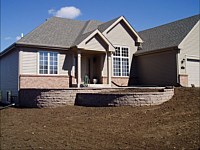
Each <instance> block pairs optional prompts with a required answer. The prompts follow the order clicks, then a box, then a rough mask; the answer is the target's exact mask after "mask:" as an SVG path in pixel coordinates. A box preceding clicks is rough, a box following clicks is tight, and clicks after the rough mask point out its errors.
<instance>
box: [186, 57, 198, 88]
mask: <svg viewBox="0 0 200 150" xmlns="http://www.w3.org/2000/svg"><path fill="white" fill-rule="evenodd" d="M199 67H200V60H196V59H187V74H188V86H191V85H192V84H194V85H195V87H199V82H200V80H199V71H200V70H199Z"/></svg>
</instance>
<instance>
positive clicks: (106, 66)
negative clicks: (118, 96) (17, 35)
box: [0, 15, 199, 101]
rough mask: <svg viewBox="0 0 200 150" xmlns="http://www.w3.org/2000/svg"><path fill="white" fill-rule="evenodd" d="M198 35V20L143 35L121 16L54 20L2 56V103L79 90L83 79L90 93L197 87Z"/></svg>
mask: <svg viewBox="0 0 200 150" xmlns="http://www.w3.org/2000/svg"><path fill="white" fill-rule="evenodd" d="M198 33H199V16H197V15H196V16H193V17H190V18H186V19H183V20H180V21H176V22H174V23H170V24H167V25H163V26H160V27H157V28H153V29H149V30H145V31H142V32H139V33H137V32H136V31H135V30H134V29H133V28H132V26H131V25H130V24H129V23H128V21H127V20H126V19H125V18H124V17H123V16H121V17H118V18H116V19H113V20H111V21H108V22H105V23H103V22H99V21H94V20H90V21H77V20H71V19H64V18H58V17H52V18H51V19H49V20H47V21H46V22H45V23H43V24H42V25H40V26H39V27H37V28H36V29H34V30H33V31H32V32H30V33H29V34H27V35H26V36H24V37H22V38H21V39H20V40H19V41H17V42H16V43H14V44H13V45H11V46H10V47H8V48H7V49H6V50H4V51H3V52H1V54H0V63H1V65H0V69H1V77H0V83H1V85H0V87H1V91H2V94H3V101H6V97H7V92H8V91H12V95H14V96H18V93H19V92H20V90H21V89H68V88H70V87H81V86H82V85H83V82H84V77H85V75H87V76H88V77H89V79H90V83H91V85H90V86H91V87H92V86H93V87H111V86H112V85H113V83H114V84H115V85H120V86H127V85H138V84H139V85H158V86H161V85H162V86H166V85H177V84H181V85H183V86H190V85H191V84H194V85H195V86H199V76H198V75H199V72H198V71H197V69H199V68H198V66H199V34H198ZM196 66H197V67H196ZM193 68H195V69H193ZM197 76H198V77H197ZM93 78H95V79H97V80H98V83H97V84H96V85H93V84H92V83H93ZM187 82H188V83H187Z"/></svg>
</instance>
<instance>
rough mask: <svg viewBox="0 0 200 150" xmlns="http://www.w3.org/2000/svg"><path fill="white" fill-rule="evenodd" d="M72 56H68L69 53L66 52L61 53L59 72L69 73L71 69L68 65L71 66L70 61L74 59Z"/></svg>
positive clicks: (62, 73)
mask: <svg viewBox="0 0 200 150" xmlns="http://www.w3.org/2000/svg"><path fill="white" fill-rule="evenodd" d="M71 57H72V56H71ZM71 57H69V56H68V57H67V55H66V54H64V53H60V54H59V74H61V75H68V70H69V69H70V67H68V66H70V64H71V63H72V62H70V61H69V60H71V59H72V58H71Z"/></svg>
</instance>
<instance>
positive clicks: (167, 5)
mask: <svg viewBox="0 0 200 150" xmlns="http://www.w3.org/2000/svg"><path fill="white" fill-rule="evenodd" d="M199 3H200V0H1V51H2V50H4V49H5V48H6V47H8V46H10V45H11V44H12V43H14V42H16V40H18V39H19V38H20V35H21V33H23V34H24V35H26V34H27V33H29V32H30V31H32V30H33V29H34V28H36V27H37V26H39V25H40V24H42V23H43V22H44V21H45V19H47V18H50V17H52V16H58V17H63V18H70V19H77V20H91V19H92V20H99V21H103V22H105V21H108V20H111V19H113V18H116V17H118V16H122V15H123V16H125V18H126V19H127V20H128V21H129V23H130V24H131V25H132V26H133V27H134V28H135V30H136V31H141V30H144V29H148V28H152V27H155V26H158V25H162V24H165V23H168V22H172V21H175V20H178V19H182V18H186V17H189V16H193V15H196V14H198V13H199V7H200V6H199Z"/></svg>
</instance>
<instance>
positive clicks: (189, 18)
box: [138, 14, 200, 33]
mask: <svg viewBox="0 0 200 150" xmlns="http://www.w3.org/2000/svg"><path fill="white" fill-rule="evenodd" d="M197 16H199V19H200V14H197V15H193V16H190V17H186V18H182V19H179V20H175V21H172V22H168V23H166V24H162V25H159V26H155V27H152V28H149V29H145V30H141V31H138V33H141V32H145V31H147V30H152V29H155V28H160V27H163V26H168V25H170V24H173V23H176V22H179V21H183V20H186V19H191V18H193V17H197Z"/></svg>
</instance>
